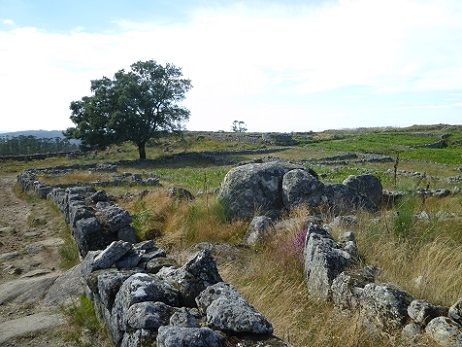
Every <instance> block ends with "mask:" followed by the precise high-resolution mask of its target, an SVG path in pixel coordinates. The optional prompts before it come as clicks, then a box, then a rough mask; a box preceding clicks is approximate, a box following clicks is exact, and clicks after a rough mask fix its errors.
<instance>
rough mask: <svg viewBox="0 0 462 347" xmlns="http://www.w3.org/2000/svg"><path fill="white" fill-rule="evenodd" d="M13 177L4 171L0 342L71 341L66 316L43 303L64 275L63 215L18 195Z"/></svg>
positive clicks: (62, 343)
mask: <svg viewBox="0 0 462 347" xmlns="http://www.w3.org/2000/svg"><path fill="white" fill-rule="evenodd" d="M15 182H16V177H15V176H2V177H0V271H1V275H0V345H1V346H70V344H69V343H66V342H65V341H64V340H63V338H62V336H61V335H62V334H61V332H60V329H61V327H62V325H63V324H64V323H65V319H64V317H63V316H62V314H61V313H60V312H59V310H58V309H57V307H56V306H50V305H48V306H46V305H44V304H43V303H42V299H43V297H44V296H45V295H46V294H47V292H48V290H49V289H50V287H52V286H53V284H54V283H55V281H56V279H57V278H58V277H59V276H60V275H61V272H60V271H59V270H58V263H59V254H58V248H59V245H60V244H61V243H62V242H63V241H62V239H60V238H59V230H58V227H57V225H56V223H54V222H55V221H54V219H55V218H59V217H58V216H59V215H58V214H57V213H54V212H53V211H52V210H51V208H50V206H49V205H48V203H47V201H45V200H37V201H32V202H30V203H29V202H27V201H25V200H22V199H20V198H18V197H17V196H16V194H15V193H14V192H13V187H14V184H15Z"/></svg>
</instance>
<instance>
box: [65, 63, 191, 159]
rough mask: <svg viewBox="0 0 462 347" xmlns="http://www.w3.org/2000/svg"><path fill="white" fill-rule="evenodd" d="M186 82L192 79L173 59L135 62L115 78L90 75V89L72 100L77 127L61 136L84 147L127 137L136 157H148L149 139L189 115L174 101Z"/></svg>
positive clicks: (188, 85) (187, 86) (182, 93)
mask: <svg viewBox="0 0 462 347" xmlns="http://www.w3.org/2000/svg"><path fill="white" fill-rule="evenodd" d="M190 88H191V81H190V80H188V79H184V78H183V74H182V72H181V69H180V68H178V67H176V66H174V65H171V64H166V65H165V66H162V65H160V64H158V63H156V62H155V61H154V60H148V61H144V62H142V61H139V62H136V63H134V64H132V65H131V67H130V71H128V72H126V71H125V70H120V71H118V72H117V73H116V74H115V75H114V78H113V79H110V78H107V77H103V78H102V79H99V80H94V81H91V92H92V95H91V96H85V97H83V98H82V99H81V100H79V101H73V102H72V103H71V105H70V109H71V111H72V115H71V120H72V122H73V123H74V124H75V127H73V128H69V129H67V130H66V132H65V136H66V137H67V138H75V139H80V140H81V141H82V147H83V149H97V148H105V147H107V146H108V145H110V144H117V143H121V142H125V141H131V142H133V143H134V144H136V146H137V147H138V152H139V157H140V159H146V143H147V142H148V140H150V139H151V138H156V137H159V136H161V134H163V133H165V132H174V131H178V130H181V128H182V122H183V121H185V120H187V119H188V118H189V110H188V109H186V108H185V107H182V106H179V105H178V102H180V101H181V100H183V99H184V98H185V94H186V92H187V91H188V90H189V89H190Z"/></svg>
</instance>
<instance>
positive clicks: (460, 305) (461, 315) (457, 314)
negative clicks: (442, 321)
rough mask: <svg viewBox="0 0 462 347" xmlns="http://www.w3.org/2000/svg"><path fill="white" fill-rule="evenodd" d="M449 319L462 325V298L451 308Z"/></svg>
mask: <svg viewBox="0 0 462 347" xmlns="http://www.w3.org/2000/svg"><path fill="white" fill-rule="evenodd" d="M448 317H449V318H451V319H452V320H454V321H456V322H457V323H459V324H462V298H461V299H459V300H457V302H456V303H455V304H454V305H452V306H451V307H450V308H449V312H448Z"/></svg>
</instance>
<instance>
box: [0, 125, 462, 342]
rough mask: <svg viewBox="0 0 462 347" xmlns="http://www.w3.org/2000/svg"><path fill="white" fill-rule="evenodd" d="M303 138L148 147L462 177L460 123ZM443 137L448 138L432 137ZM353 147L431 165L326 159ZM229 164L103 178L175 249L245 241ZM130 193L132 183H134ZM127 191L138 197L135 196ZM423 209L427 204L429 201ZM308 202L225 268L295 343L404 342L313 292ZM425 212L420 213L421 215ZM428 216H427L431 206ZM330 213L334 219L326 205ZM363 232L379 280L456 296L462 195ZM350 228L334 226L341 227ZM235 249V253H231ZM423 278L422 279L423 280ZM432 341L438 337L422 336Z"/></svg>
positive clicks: (151, 166) (112, 154) (216, 137)
mask: <svg viewBox="0 0 462 347" xmlns="http://www.w3.org/2000/svg"><path fill="white" fill-rule="evenodd" d="M293 137H294V138H295V139H296V140H297V141H298V145H295V146H290V147H286V148H284V149H285V150H283V151H280V148H279V147H277V148H276V147H275V146H272V145H271V144H267V143H264V142H262V141H259V140H255V139H256V138H257V139H258V136H257V137H253V138H251V139H250V138H249V139H248V141H247V140H245V138H243V139H238V140H236V139H233V138H232V137H230V139H229V140H224V139H223V134H221V133H220V134H213V133H201V134H195V133H188V134H186V136H185V137H183V138H178V137H171V138H167V139H163V140H162V141H159V142H158V143H155V144H154V143H153V144H151V145H150V146H149V147H148V150H147V154H148V158H151V159H155V158H162V157H163V156H168V155H172V154H175V153H182V152H203V151H221V152H223V155H224V158H227V159H229V160H234V161H235V162H238V161H246V160H252V159H258V158H263V157H266V156H274V157H279V158H282V159H286V160H293V161H298V162H302V163H304V165H306V166H310V167H312V168H314V170H315V171H317V172H318V173H319V174H320V175H321V177H322V179H323V180H325V181H330V182H341V181H342V180H344V179H345V178H346V177H348V175H351V174H361V173H366V172H367V173H373V174H375V175H377V176H378V177H380V179H381V181H382V184H383V186H384V187H385V188H387V189H399V190H403V191H406V190H415V189H416V188H419V187H420V188H426V187H428V188H430V189H433V188H448V189H450V190H453V189H457V188H462V179H461V180H460V181H458V182H457V180H452V181H450V177H453V176H459V175H462V172H461V171H458V168H459V167H461V166H462V128H461V127H458V126H446V125H436V126H428V127H425V126H413V127H410V128H406V129H389V128H384V129H357V130H343V131H342V130H335V131H325V132H321V133H306V134H300V133H298V134H293ZM442 138H444V140H445V141H446V144H447V147H445V148H425V147H421V146H422V145H426V144H430V143H433V142H436V141H439V140H440V139H442ZM254 149H265V150H271V149H274V152H270V153H263V154H256V153H245V152H244V153H242V152H241V153H237V152H238V151H242V150H254ZM346 152H358V153H377V154H384V155H389V156H391V157H392V159H394V158H395V157H396V155H397V154H398V153H399V157H400V161H399V163H398V167H397V168H398V169H399V170H403V171H406V172H411V173H412V172H416V171H417V172H419V173H425V175H424V176H423V177H422V175H421V176H398V177H397V181H396V184H395V181H394V177H393V175H392V174H390V173H389V170H393V165H394V161H390V162H382V163H380V162H355V161H349V162H348V161H347V162H344V163H340V162H339V163H334V164H330V163H327V162H324V161H322V160H320V159H322V158H323V157H328V156H332V155H340V154H344V153H346ZM136 157H137V149H136V148H135V147H134V146H132V145H130V144H125V145H123V146H114V147H111V148H109V149H107V150H105V151H101V152H98V153H87V154H84V155H82V156H81V157H79V158H76V159H66V158H49V159H46V160H42V161H31V162H26V163H24V162H13V161H8V162H0V174H6V173H16V172H19V171H20V170H23V169H24V168H27V167H46V166H54V165H63V164H71V163H95V162H101V161H104V162H108V161H109V162H110V161H115V160H120V159H136ZM232 166H233V165H231V164H229V165H228V164H226V165H225V164H223V165H216V164H213V163H211V162H209V161H206V160H204V161H177V162H175V161H174V162H165V163H149V162H146V163H144V164H143V165H140V166H137V167H136V168H135V169H134V168H133V167H131V166H125V167H124V166H122V165H121V166H119V167H118V171H119V172H120V173H121V172H124V171H132V172H133V171H135V172H140V173H155V174H157V175H158V176H159V177H160V181H161V184H162V185H163V187H161V188H155V189H150V190H149V192H147V193H143V194H140V192H142V191H143V190H144V189H145V188H144V187H137V186H131V187H130V186H122V187H120V186H119V187H108V188H105V189H106V190H107V191H108V192H109V193H111V194H113V195H114V196H115V197H116V199H117V201H118V203H119V204H121V205H123V206H124V207H125V208H127V209H128V210H129V211H130V212H131V213H132V215H133V216H134V226H135V228H136V229H137V233H138V235H139V236H140V237H141V238H143V239H149V238H156V240H157V242H158V243H160V244H161V245H163V246H164V247H166V248H168V249H169V250H170V251H171V252H173V253H174V254H176V256H177V257H179V258H181V257H184V254H185V252H186V251H187V250H189V249H190V248H191V247H193V246H194V245H195V244H197V243H199V242H204V241H206V242H224V243H229V244H231V245H239V243H240V241H241V238H242V236H243V234H244V232H245V230H246V228H247V223H245V222H242V221H234V222H230V221H228V220H227V219H226V218H225V214H224V211H223V207H222V206H220V204H219V203H218V202H217V199H216V189H217V188H218V187H219V185H220V182H221V181H222V179H223V178H224V176H225V174H226V173H227V171H228V170H229V169H230V168H231V167H232ZM92 175H93V174H89V173H88V172H86V171H85V172H75V173H72V174H68V175H64V176H61V177H51V176H50V177H46V176H44V177H42V179H43V180H47V179H48V180H49V182H54V183H56V181H53V180H59V182H66V183H69V182H82V181H85V180H89V181H90V180H94V178H95V177H94V176H92ZM169 186H176V187H184V188H187V189H189V190H191V192H192V193H193V194H195V195H196V196H197V197H196V199H195V200H193V201H184V200H181V201H179V200H176V199H172V198H171V197H169V196H168V195H167V194H166V192H165V189H164V188H165V187H169ZM127 193H130V194H127ZM127 196H128V197H127ZM423 211H424V212H425V214H422V212H423ZM309 214H310V211H308V210H306V209H300V210H297V211H291V212H289V213H288V214H287V216H285V218H284V219H286V220H290V222H286V223H280V225H279V226H278V233H277V234H276V236H275V237H274V238H272V239H270V240H268V241H267V243H266V244H265V245H262V246H261V247H257V248H245V247H240V246H239V247H237V248H236V249H235V250H234V251H233V254H232V257H230V258H229V259H231V260H229V259H228V258H227V256H223V259H221V261H220V271H221V272H222V274H223V277H224V278H225V280H227V281H229V282H231V283H233V284H234V285H236V286H237V287H238V289H239V290H240V291H241V292H242V293H243V294H244V295H245V296H246V297H247V298H248V299H249V301H250V302H251V303H252V304H253V305H255V306H256V307H257V308H258V309H259V310H261V311H262V312H263V313H265V314H266V315H267V316H268V318H269V319H270V320H271V321H272V322H273V323H274V326H275V333H276V334H278V335H280V336H283V337H285V338H286V339H287V340H289V341H290V342H292V343H293V344H294V345H295V346H390V345H393V346H405V345H406V342H404V341H401V340H400V339H399V338H397V339H396V340H394V342H390V341H388V340H382V341H373V340H370V339H369V338H368V337H367V336H365V334H364V332H363V331H361V329H359V328H358V326H357V325H356V320H355V319H356V317H355V316H353V317H349V318H346V317H345V316H344V315H343V314H340V313H339V312H337V311H336V310H334V309H333V308H332V307H331V306H330V305H325V304H319V303H317V302H314V301H312V300H311V299H310V297H309V296H308V295H307V291H306V288H305V283H304V280H303V269H302V263H301V259H300V252H301V249H300V248H297V247H296V246H294V237H296V235H297V233H298V232H299V231H300V229H301V226H302V221H303V219H304V218H306V217H307V216H309ZM419 216H420V217H419ZM422 216H423V217H422ZM322 217H323V218H324V221H325V222H329V221H330V220H331V219H332V216H330V215H327V214H326V215H323V216H322ZM358 218H359V226H358V228H357V231H356V233H357V240H358V245H359V250H360V253H361V255H362V256H363V259H364V264H374V265H376V266H378V267H380V268H381V269H382V272H381V275H380V278H379V280H380V281H384V282H386V281H390V282H394V283H396V284H398V285H400V286H401V287H402V288H404V289H405V290H407V291H409V292H410V293H411V294H413V295H414V296H416V297H418V298H424V299H428V300H431V301H432V302H434V303H438V304H443V305H450V304H452V303H454V302H455V301H456V300H457V299H458V298H459V297H461V296H462V268H461V267H460V264H461V263H462V258H461V257H462V256H461V254H462V253H461V252H460V251H461V249H462V232H461V230H462V194H456V195H451V196H448V197H445V198H435V197H430V198H426V199H424V198H421V197H418V196H409V197H408V198H406V199H404V200H403V201H402V202H401V203H400V204H398V205H397V206H395V207H394V208H393V209H385V208H384V209H383V210H381V211H379V212H378V213H375V214H367V213H362V214H360V215H359V216H358ZM340 231H341V230H333V232H334V234H336V233H338V232H340ZM227 259H228V260H227ZM418 278H421V280H420V282H419V281H417V279H418ZM423 343H424V344H423V345H430V346H431V344H430V343H429V342H425V341H424V342H423Z"/></svg>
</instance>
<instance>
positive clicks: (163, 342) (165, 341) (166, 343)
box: [157, 326, 225, 347]
mask: <svg viewBox="0 0 462 347" xmlns="http://www.w3.org/2000/svg"><path fill="white" fill-rule="evenodd" d="M224 345H225V338H224V337H223V336H222V335H220V334H218V333H217V332H215V331H213V330H212V329H209V328H185V327H178V326H163V327H160V328H159V333H158V335H157V347H221V346H224Z"/></svg>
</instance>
